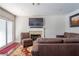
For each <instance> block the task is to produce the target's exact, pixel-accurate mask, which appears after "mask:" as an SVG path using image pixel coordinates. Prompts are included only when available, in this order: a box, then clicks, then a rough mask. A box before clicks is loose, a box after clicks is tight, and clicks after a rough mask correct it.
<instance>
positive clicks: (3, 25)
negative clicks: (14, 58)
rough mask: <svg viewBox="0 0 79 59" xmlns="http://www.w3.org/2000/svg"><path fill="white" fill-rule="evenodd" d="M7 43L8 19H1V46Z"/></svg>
mask: <svg viewBox="0 0 79 59" xmlns="http://www.w3.org/2000/svg"><path fill="white" fill-rule="evenodd" d="M4 45H6V20H3V19H0V47H3V46H4Z"/></svg>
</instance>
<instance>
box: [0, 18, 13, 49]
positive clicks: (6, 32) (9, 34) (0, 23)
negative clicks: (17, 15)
mask: <svg viewBox="0 0 79 59" xmlns="http://www.w3.org/2000/svg"><path fill="white" fill-rule="evenodd" d="M12 38H13V22H12V21H8V20H7V21H6V20H3V19H0V48H1V47H3V46H5V45H7V44H8V43H10V42H12V41H13V39H12Z"/></svg>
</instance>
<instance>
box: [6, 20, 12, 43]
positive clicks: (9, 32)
mask: <svg viewBox="0 0 79 59" xmlns="http://www.w3.org/2000/svg"><path fill="white" fill-rule="evenodd" d="M12 26H13V23H12V21H7V43H10V42H12V41H13V39H12V32H13V30H12V28H13V27H12Z"/></svg>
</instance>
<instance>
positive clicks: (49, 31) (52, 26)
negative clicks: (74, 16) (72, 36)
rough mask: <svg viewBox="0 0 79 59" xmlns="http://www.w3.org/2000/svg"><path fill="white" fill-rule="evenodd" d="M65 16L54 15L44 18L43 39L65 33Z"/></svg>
mask: <svg viewBox="0 0 79 59" xmlns="http://www.w3.org/2000/svg"><path fill="white" fill-rule="evenodd" d="M64 19H65V16H64V15H54V16H47V17H46V18H45V20H46V21H45V37H56V35H59V34H63V32H64V31H65V21H64Z"/></svg>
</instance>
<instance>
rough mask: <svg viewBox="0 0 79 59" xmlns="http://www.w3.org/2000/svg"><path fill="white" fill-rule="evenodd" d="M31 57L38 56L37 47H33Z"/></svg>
mask: <svg viewBox="0 0 79 59" xmlns="http://www.w3.org/2000/svg"><path fill="white" fill-rule="evenodd" d="M32 56H39V53H38V46H33V48H32Z"/></svg>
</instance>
